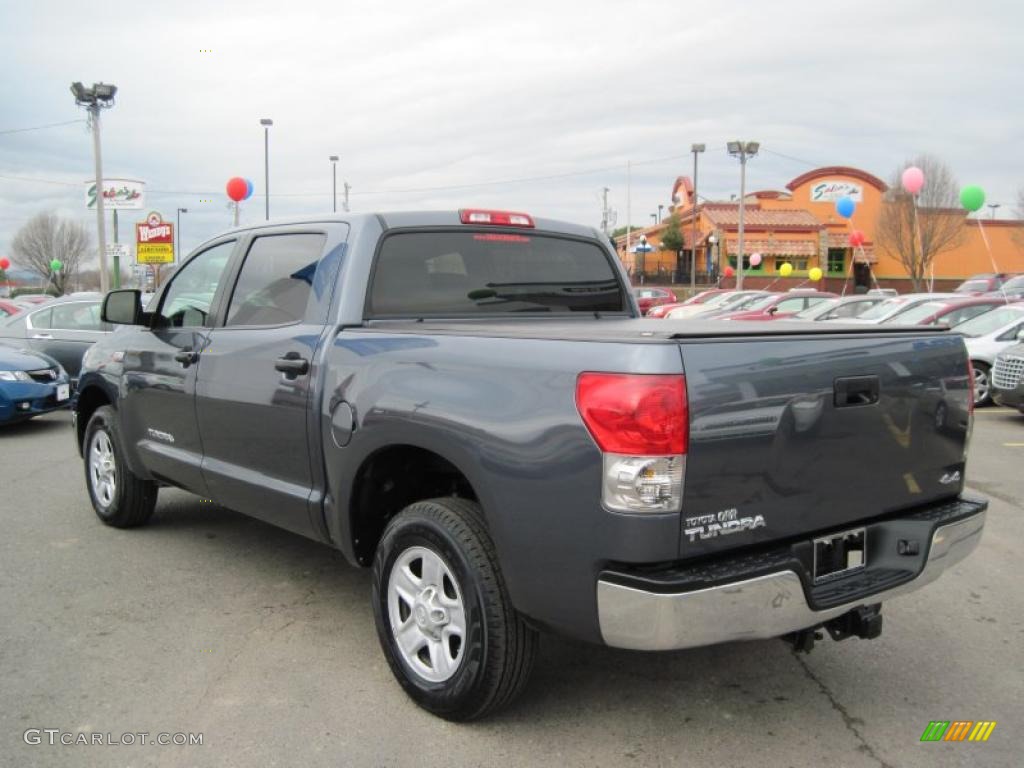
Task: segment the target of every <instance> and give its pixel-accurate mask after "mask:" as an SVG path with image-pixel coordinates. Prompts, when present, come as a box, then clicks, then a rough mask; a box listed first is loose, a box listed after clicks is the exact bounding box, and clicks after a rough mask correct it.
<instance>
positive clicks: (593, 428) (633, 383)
mask: <svg viewBox="0 0 1024 768" xmlns="http://www.w3.org/2000/svg"><path fill="white" fill-rule="evenodd" d="M576 407H577V408H578V409H579V412H580V415H581V416H582V417H583V423H584V424H586V425H587V429H588V430H590V434H591V435H592V436H593V438H594V441H595V442H596V443H597V445H598V447H599V448H600V449H601V450H602V451H604V452H606V453H621V454H625V455H628V456H669V455H679V454H685V453H686V449H687V438H688V434H689V413H688V408H687V403H686V377H685V376H680V375H661V374H650V375H647V374H626V373H581V374H580V376H579V379H577V381H576Z"/></svg>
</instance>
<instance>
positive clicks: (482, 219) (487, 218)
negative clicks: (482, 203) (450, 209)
mask: <svg viewBox="0 0 1024 768" xmlns="http://www.w3.org/2000/svg"><path fill="white" fill-rule="evenodd" d="M459 221H461V222H462V223H463V224H495V225H499V226H506V227H533V226H534V224H533V217H532V216H530V215H529V214H526V213H513V212H512V211H485V210H480V209H475V208H463V209H462V210H460V211H459Z"/></svg>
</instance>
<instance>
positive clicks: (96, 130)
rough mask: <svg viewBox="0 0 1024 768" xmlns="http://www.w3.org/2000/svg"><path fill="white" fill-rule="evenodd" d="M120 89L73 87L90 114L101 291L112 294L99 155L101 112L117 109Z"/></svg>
mask: <svg viewBox="0 0 1024 768" xmlns="http://www.w3.org/2000/svg"><path fill="white" fill-rule="evenodd" d="M116 94H117V86H116V85H110V84H109V83H93V86H92V88H86V87H85V86H84V85H82V84H81V83H80V82H77V81H76V82H74V83H72V84H71V95H72V96H74V97H75V104H77V105H78V106H80V107H85V111H86V112H88V113H89V124H90V125H91V127H92V151H93V157H94V159H95V161H96V229H97V240H98V241H99V243H98V244H99V250H100V290H101V291H103V292H104V293H106V292H107V291H109V290H110V277H109V276H108V274H107V229H106V220H105V218H104V213H103V154H102V152H101V151H100V110H101V109H109V108H110V107H112V106H114V96H115V95H116ZM114 287H115V288H120V287H121V259H120V258H119V257H118V255H117V254H116V253H115V254H114Z"/></svg>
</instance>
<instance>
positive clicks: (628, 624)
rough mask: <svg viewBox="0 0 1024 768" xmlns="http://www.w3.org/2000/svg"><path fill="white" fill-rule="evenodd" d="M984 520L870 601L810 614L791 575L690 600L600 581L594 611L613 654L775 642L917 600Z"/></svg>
mask: <svg viewBox="0 0 1024 768" xmlns="http://www.w3.org/2000/svg"><path fill="white" fill-rule="evenodd" d="M985 514H986V513H985V512H984V511H982V512H979V513H977V514H975V515H972V516H971V517H968V518H966V519H964V520H959V521H957V522H955V523H950V524H949V525H943V526H940V527H939V528H937V529H936V531H935V533H934V534H933V536H932V542H931V547H930V548H929V550H928V561H927V562H926V563H925V566H924V568H923V569H922V571H921V573H920V574H919V575H918V576H917V578H915V579H913V580H911V581H909V582H907V583H906V584H902V585H900V586H898V587H894V588H892V589H889V590H884V591H882V592H879V593H877V594H874V595H871V596H870V597H869V598H862V599H859V600H856V601H854V602H851V603H846V604H844V605H840V606H836V607H835V608H829V609H828V610H824V611H816V610H813V609H812V608H811V607H810V605H808V603H807V598H806V596H805V595H804V588H803V584H802V583H801V581H800V578H799V577H798V576H797V575H796V574H795V573H793V571H780V572H778V573H771V574H767V575H765V576H758V577H757V578H754V579H746V580H744V581H738V582H734V583H732V584H722V585H719V586H717V587H709V588H707V589H700V590H696V591H694V592H683V593H680V594H660V593H656V592H647V591H645V590H642V589H635V588H633V587H626V586H622V585H620V584H612V583H611V582H607V581H603V580H599V581H598V582H597V611H598V620H599V622H600V627H601V636H602V637H603V638H604V642H605V643H606V644H607V645H609V646H612V647H614V648H630V649H633V650H640V651H666V650H675V649H679V648H693V647H696V646H701V645H714V644H716V643H728V642H733V641H735V640H756V639H763V638H769V637H778V636H780V635H784V634H786V633H788V632H796V631H798V630H801V629H806V628H808V627H813V626H815V625H817V624H820V623H821V622H823V621H828V620H829V619H832V618H835V617H836V616H841V615H842V614H844V613H846V612H847V611H849V610H851V609H853V608H856V607H857V606H858V605H864V604H865V603H868V602H870V603H880V602H882V601H884V600H889V599H892V598H894V597H898V596H900V595H904V594H907V593H909V592H914V591H916V590H918V589H920V588H921V587H923V586H925V585H926V584H929V583H931V582H933V581H935V579H937V578H938V577H939V576H940V575H942V573H943V572H945V571H946V570H948V569H949V568H951V567H952V566H953V565H956V564H957V563H958V562H960V561H961V560H963V559H964V558H965V557H967V555H969V554H970V553H971V551H972V550H973V549H974V548H975V547H976V546H977V545H978V542H979V541H980V540H981V532H982V529H983V528H984V527H985Z"/></svg>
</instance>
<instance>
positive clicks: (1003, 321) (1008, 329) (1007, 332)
mask: <svg viewBox="0 0 1024 768" xmlns="http://www.w3.org/2000/svg"><path fill="white" fill-rule="evenodd" d="M1021 329H1024V304H1007V305H1006V306H1003V307H999V308H997V309H990V310H989V311H988V312H986V313H985V314H983V315H978V316H977V317H973V318H971V319H970V320H967V321H966V322H963V323H960V325H958V326H957V327H956V332H957V333H959V334H961V335H963V336H964V337H965V338H966V340H967V354H968V355H970V358H971V366H972V367H973V369H974V404H975V405H976V406H979V407H980V406H984V405H988V404H989V403H991V402H992V392H991V373H992V365H993V363H995V360H996V355H998V354H999V353H1000V352H1002V351H1003V350H1005V349H1009V348H1010V347H1012V346H1013V345H1014V344H1016V343H1017V334H1019V333H1020V331H1021Z"/></svg>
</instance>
